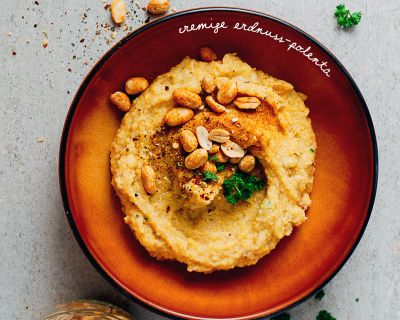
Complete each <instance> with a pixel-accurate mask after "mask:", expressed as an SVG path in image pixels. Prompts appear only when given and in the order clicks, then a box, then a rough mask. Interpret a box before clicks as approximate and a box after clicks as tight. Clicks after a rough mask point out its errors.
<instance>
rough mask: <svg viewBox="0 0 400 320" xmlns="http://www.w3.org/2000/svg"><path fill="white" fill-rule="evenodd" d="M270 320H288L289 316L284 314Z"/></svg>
mask: <svg viewBox="0 0 400 320" xmlns="http://www.w3.org/2000/svg"><path fill="white" fill-rule="evenodd" d="M271 320H290V314H289V313H287V312H284V313H282V314H280V315H278V316H276V317H272V318H271Z"/></svg>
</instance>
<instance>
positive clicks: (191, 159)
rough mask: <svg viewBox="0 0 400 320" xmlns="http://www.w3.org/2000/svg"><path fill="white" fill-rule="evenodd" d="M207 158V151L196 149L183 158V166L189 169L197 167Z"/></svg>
mask: <svg viewBox="0 0 400 320" xmlns="http://www.w3.org/2000/svg"><path fill="white" fill-rule="evenodd" d="M207 160H208V153H207V151H206V150H204V149H196V150H195V151H193V152H192V153H191V154H189V155H188V156H187V157H186V158H185V167H186V168H188V169H189V170H194V169H198V168H200V167H201V166H203V165H204V164H205V163H206V162H207Z"/></svg>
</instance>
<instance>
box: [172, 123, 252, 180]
mask: <svg viewBox="0 0 400 320" xmlns="http://www.w3.org/2000/svg"><path fill="white" fill-rule="evenodd" d="M229 138H230V134H229V132H228V131H227V130H225V129H212V130H211V131H210V132H208V131H207V129H206V128H205V127H203V126H199V127H197V128H196V134H194V133H193V132H192V131H190V130H182V131H181V132H180V135H179V142H180V144H181V146H182V148H183V149H184V150H185V151H186V152H187V153H188V155H187V156H186V158H185V167H186V168H187V169H189V170H195V169H200V171H201V172H203V173H205V172H211V173H216V172H217V167H216V165H215V163H214V162H212V161H209V154H210V155H212V158H215V162H217V163H226V162H228V160H229V162H230V163H234V164H238V167H239V169H240V170H241V171H243V172H246V173H249V172H251V171H252V170H253V169H254V167H255V165H256V158H255V157H254V156H252V155H250V154H248V155H245V153H246V151H245V150H244V149H243V148H242V147H241V146H239V145H238V144H237V143H235V142H233V141H231V140H229ZM199 146H200V148H199Z"/></svg>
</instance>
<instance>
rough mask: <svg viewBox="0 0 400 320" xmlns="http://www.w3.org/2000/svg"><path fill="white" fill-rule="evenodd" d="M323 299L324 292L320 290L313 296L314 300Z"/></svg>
mask: <svg viewBox="0 0 400 320" xmlns="http://www.w3.org/2000/svg"><path fill="white" fill-rule="evenodd" d="M323 297H325V292H324V290H321V291H319V292H318V293H317V294H316V295H315V297H314V298H315V299H317V300H319V301H321V300H322V298H323Z"/></svg>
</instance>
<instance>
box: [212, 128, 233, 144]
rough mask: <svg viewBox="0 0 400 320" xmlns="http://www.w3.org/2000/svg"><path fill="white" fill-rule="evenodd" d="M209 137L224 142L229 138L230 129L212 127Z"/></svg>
mask: <svg viewBox="0 0 400 320" xmlns="http://www.w3.org/2000/svg"><path fill="white" fill-rule="evenodd" d="M208 138H209V139H210V140H211V141H215V142H219V143H224V142H227V141H228V140H229V131H227V130H225V129H212V130H211V131H210V133H209V134H208Z"/></svg>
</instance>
